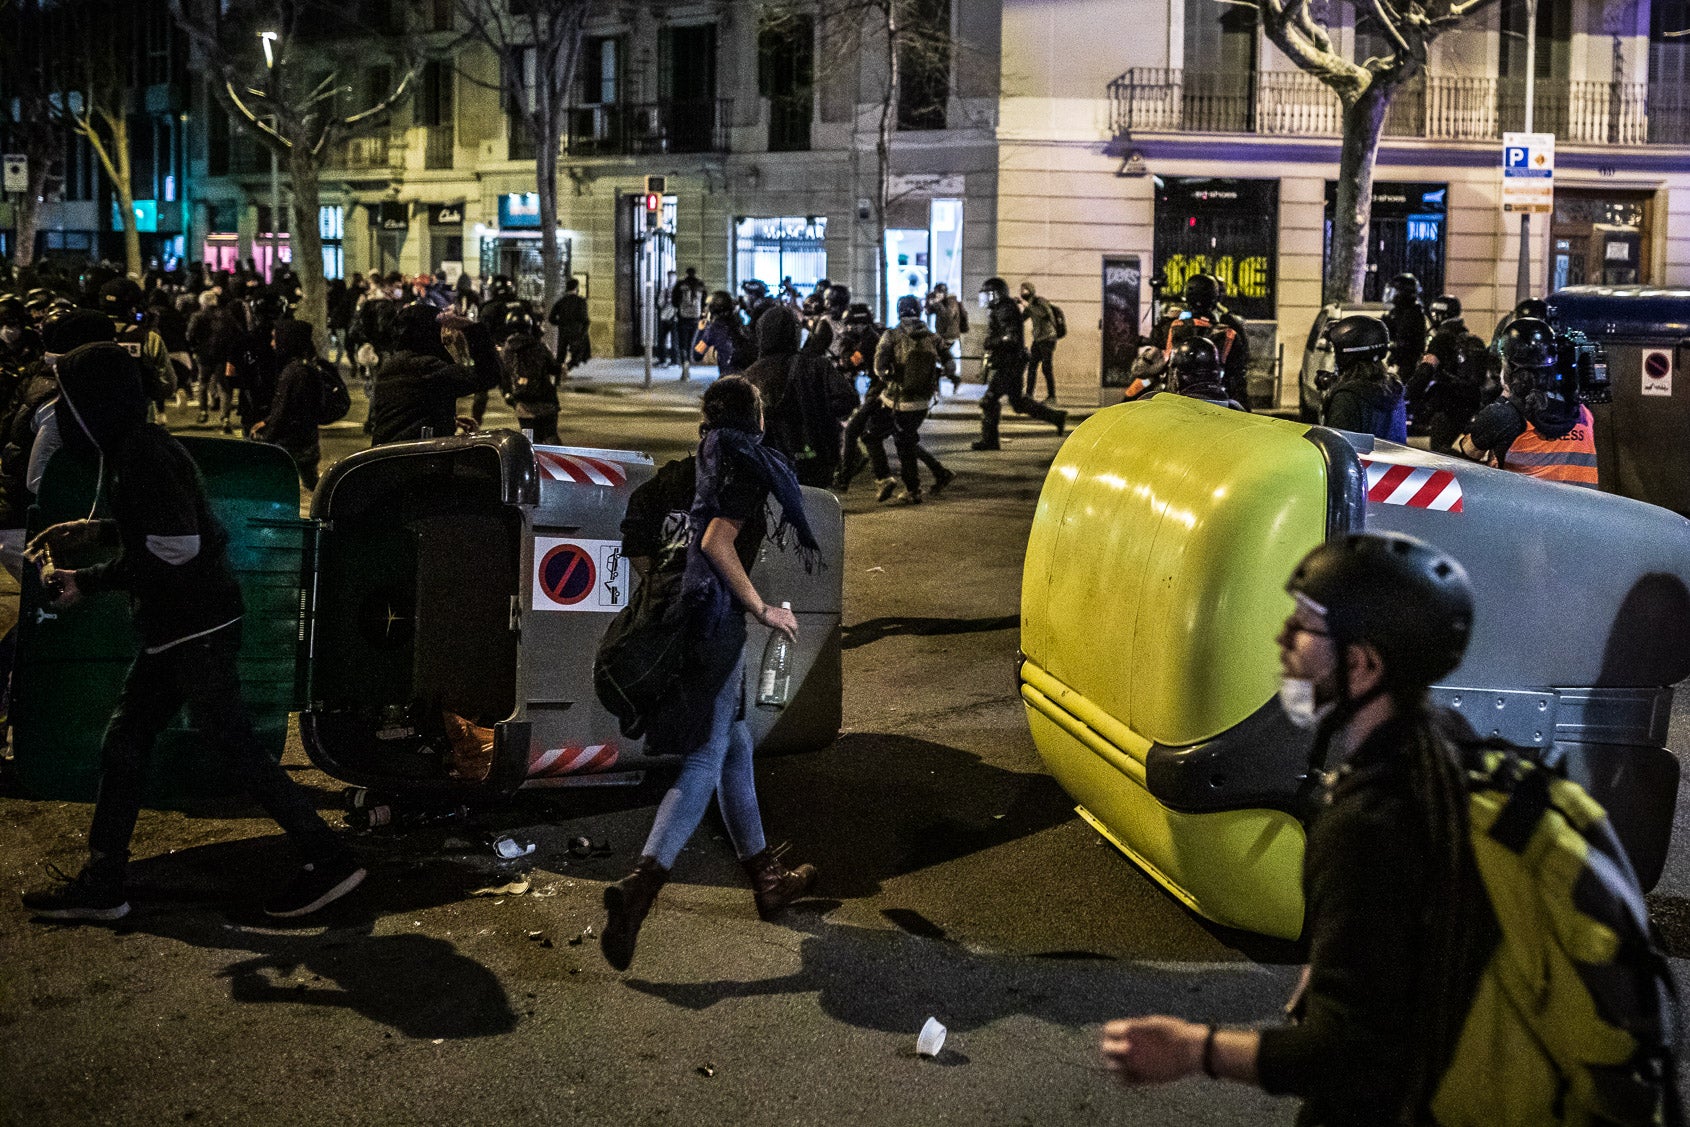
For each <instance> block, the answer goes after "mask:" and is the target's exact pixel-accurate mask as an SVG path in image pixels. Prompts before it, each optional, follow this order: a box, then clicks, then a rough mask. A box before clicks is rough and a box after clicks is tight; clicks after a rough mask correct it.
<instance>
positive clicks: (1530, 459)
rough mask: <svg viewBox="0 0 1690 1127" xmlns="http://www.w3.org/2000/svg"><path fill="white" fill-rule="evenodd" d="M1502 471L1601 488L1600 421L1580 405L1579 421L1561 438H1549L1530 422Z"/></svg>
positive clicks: (1511, 447)
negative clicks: (1598, 469)
mask: <svg viewBox="0 0 1690 1127" xmlns="http://www.w3.org/2000/svg"><path fill="white" fill-rule="evenodd" d="M1502 468H1503V469H1505V470H1512V471H1513V472H1515V473H1523V474H1530V475H1531V476H1532V477H1541V478H1543V479H1544V480H1546V481H1559V482H1563V483H1565V484H1567V485H1582V486H1584V487H1585V488H1587V489H1596V488H1599V486H1598V485H1597V482H1596V420H1595V419H1593V418H1591V415H1590V408H1588V407H1586V406H1584V405H1583V404H1582V403H1581V404H1580V405H1579V421H1578V422H1577V423H1576V424H1575V425H1574V426H1573V429H1572V430H1570V431H1568V432H1567V433H1566V434H1564V435H1562V436H1561V437H1560V438H1545V437H1544V436H1543V434H1542V432H1540V431H1539V430H1538V429H1537V427H1535V426H1533V425H1532V424H1531V423H1530V422H1529V421H1528V422H1527V423H1526V433H1524V434H1522V435H1521V436H1520V437H1519V438H1516V439H1515V440H1514V445H1512V446H1510V447H1509V448H1508V453H1507V454H1505V455H1504V456H1503V459H1502Z"/></svg>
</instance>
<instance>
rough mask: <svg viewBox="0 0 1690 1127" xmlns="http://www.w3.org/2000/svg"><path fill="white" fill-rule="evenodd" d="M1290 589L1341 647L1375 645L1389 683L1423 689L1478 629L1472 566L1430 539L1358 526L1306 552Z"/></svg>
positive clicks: (1451, 665)
mask: <svg viewBox="0 0 1690 1127" xmlns="http://www.w3.org/2000/svg"><path fill="white" fill-rule="evenodd" d="M1285 589H1286V590H1287V591H1289V592H1290V593H1291V594H1292V595H1295V596H1300V597H1301V598H1302V599H1305V600H1307V601H1308V602H1309V603H1311V604H1313V607H1314V609H1316V610H1318V611H1320V612H1321V613H1322V615H1323V616H1324V617H1325V619H1326V629H1327V632H1328V633H1329V634H1330V635H1331V636H1332V640H1333V641H1334V642H1336V643H1337V644H1338V645H1339V646H1345V645H1354V644H1358V643H1363V642H1366V643H1369V644H1371V645H1373V646H1374V647H1375V648H1376V649H1378V651H1379V654H1380V656H1381V657H1382V658H1383V659H1384V661H1385V680H1386V684H1387V685H1388V686H1390V687H1392V688H1409V689H1420V688H1425V687H1426V686H1427V685H1430V684H1432V683H1433V682H1435V681H1437V680H1438V679H1439V678H1441V677H1444V676H1446V675H1447V674H1448V673H1449V672H1450V671H1451V670H1453V669H1454V668H1455V667H1456V666H1457V665H1460V664H1461V656H1462V654H1464V653H1465V652H1466V650H1467V639H1468V636H1469V635H1470V634H1471V633H1472V631H1473V584H1472V581H1471V580H1470V579H1468V577H1467V570H1466V569H1465V568H1463V567H1462V566H1461V565H1460V564H1459V563H1457V562H1456V561H1455V560H1454V559H1452V558H1451V557H1449V556H1447V555H1445V554H1444V553H1443V552H1442V551H1440V550H1439V549H1437V548H1434V547H1433V546H1432V545H1430V544H1428V543H1426V542H1425V541H1424V540H1417V539H1415V538H1414V537H1412V536H1404V535H1403V534H1401V533H1397V532H1384V533H1379V532H1357V533H1350V534H1348V535H1344V536H1339V537H1337V538H1335V539H1332V540H1328V541H1327V542H1326V543H1324V544H1322V545H1320V546H1319V547H1318V548H1316V549H1315V550H1314V551H1312V552H1310V553H1309V554H1308V555H1306V556H1304V557H1303V561H1302V562H1301V563H1299V564H1298V565H1297V569H1296V570H1295V571H1293V572H1292V573H1291V580H1290V582H1288V583H1287V584H1286V585H1285Z"/></svg>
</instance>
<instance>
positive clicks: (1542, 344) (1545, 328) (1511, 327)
mask: <svg viewBox="0 0 1690 1127" xmlns="http://www.w3.org/2000/svg"><path fill="white" fill-rule="evenodd" d="M1555 358H1556V347H1555V330H1554V329H1552V328H1550V326H1549V322H1548V321H1544V320H1542V319H1540V318H1537V317H1516V318H1514V320H1512V321H1510V322H1508V327H1507V328H1506V329H1504V330H1502V360H1503V363H1505V364H1507V365H1508V367H1509V369H1510V370H1518V371H1531V372H1538V371H1543V370H1546V369H1550V368H1553V367H1554V366H1555Z"/></svg>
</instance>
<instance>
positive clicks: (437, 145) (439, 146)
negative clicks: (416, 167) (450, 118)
mask: <svg viewBox="0 0 1690 1127" xmlns="http://www.w3.org/2000/svg"><path fill="white" fill-rule="evenodd" d="M455 144H456V138H455V137H454V131H453V129H452V126H451V125H450V124H447V125H430V126H428V127H427V128H426V130H425V141H424V146H423V167H424V168H427V169H445V168H451V167H452V161H453V147H454V145H455Z"/></svg>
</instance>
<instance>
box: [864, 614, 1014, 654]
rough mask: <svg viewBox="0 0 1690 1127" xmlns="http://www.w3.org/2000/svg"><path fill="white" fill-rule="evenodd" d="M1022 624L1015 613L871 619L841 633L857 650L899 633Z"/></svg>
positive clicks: (928, 634)
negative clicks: (982, 616)
mask: <svg viewBox="0 0 1690 1127" xmlns="http://www.w3.org/2000/svg"><path fill="white" fill-rule="evenodd" d="M1020 625H1021V618H1020V616H1019V615H1014V614H1005V615H999V616H998V617H996V618H904V617H897V618H870V619H868V620H866V621H863V622H858V623H854V624H852V625H850V626H847V627H845V628H844V629H842V630H841V631H840V636H841V637H842V639H843V642H842V645H843V648H845V649H848V650H854V649H856V648H857V647H858V646H867V645H872V644H873V643H875V642H878V641H880V640H881V639H883V638H890V637H892V636H894V635H897V634H913V635H915V636H916V637H920V638H935V637H941V636H944V635H948V634H989V633H992V632H993V631H996V630H1014V629H1015V628H1016V627H1018V626H1020Z"/></svg>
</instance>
